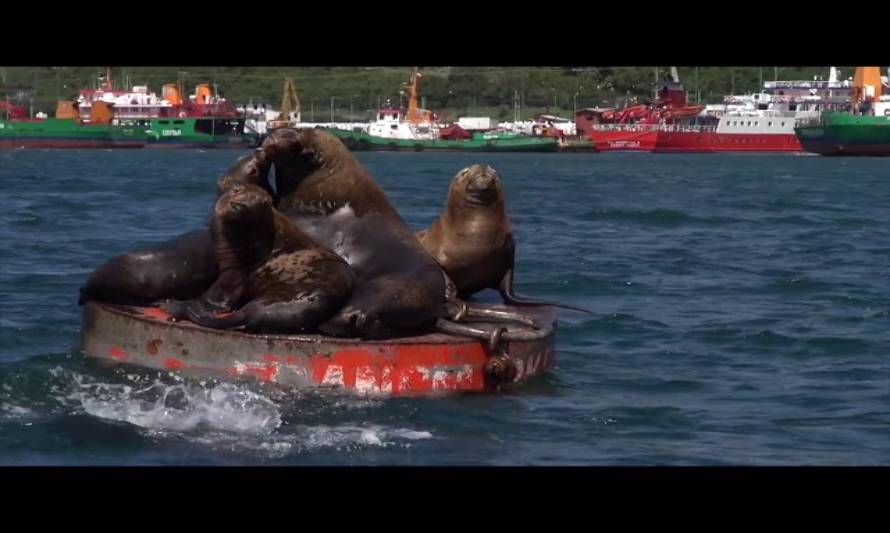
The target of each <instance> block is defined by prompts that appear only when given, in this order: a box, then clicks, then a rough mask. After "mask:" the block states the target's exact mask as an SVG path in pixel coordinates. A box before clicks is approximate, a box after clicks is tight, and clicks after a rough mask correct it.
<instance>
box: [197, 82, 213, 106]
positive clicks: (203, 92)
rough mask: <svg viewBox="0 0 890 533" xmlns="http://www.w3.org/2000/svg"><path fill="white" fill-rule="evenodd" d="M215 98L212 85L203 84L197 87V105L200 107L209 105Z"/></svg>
mask: <svg viewBox="0 0 890 533" xmlns="http://www.w3.org/2000/svg"><path fill="white" fill-rule="evenodd" d="M212 96H213V89H212V88H211V87H210V85H208V84H206V83H202V84H200V85H198V86H197V87H195V103H196V104H198V105H207V104H209V103H210V98H211V97H212Z"/></svg>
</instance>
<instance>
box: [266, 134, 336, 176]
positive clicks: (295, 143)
mask: <svg viewBox="0 0 890 533" xmlns="http://www.w3.org/2000/svg"><path fill="white" fill-rule="evenodd" d="M332 140H333V141H336V142H337V143H340V140H339V139H337V138H336V137H334V136H333V135H331V134H330V133H328V132H326V131H324V130H319V129H308V128H307V129H298V130H297V129H290V128H280V129H277V130H275V131H273V132H272V133H270V134H269V136H268V137H266V140H264V141H263V145H262V147H261V148H260V150H262V151H263V152H265V154H266V156H267V157H268V158H269V159H270V160H271V161H273V162H274V163H275V164H276V166H277V165H282V164H283V165H287V166H290V167H299V168H300V169H301V170H305V171H306V172H307V173H308V172H311V171H312V170H314V169H315V168H317V167H320V166H321V165H323V164H324V162H325V160H324V153H325V152H326V151H327V150H328V149H329V146H330V145H332V144H334V143H332ZM340 144H342V143H340Z"/></svg>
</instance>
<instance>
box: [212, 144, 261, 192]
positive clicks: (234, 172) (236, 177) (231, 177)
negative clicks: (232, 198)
mask: <svg viewBox="0 0 890 533" xmlns="http://www.w3.org/2000/svg"><path fill="white" fill-rule="evenodd" d="M270 167H271V161H269V160H268V158H266V153H265V152H264V151H262V150H259V149H257V150H254V151H252V152H251V153H249V154H246V155H243V156H241V157H239V158H238V159H237V160H236V161H235V164H234V165H232V166H231V168H229V170H227V171H226V172H225V173H224V174H223V175H222V176H220V177H219V179H217V180H216V190H217V193H218V196H217V198H218V197H219V196H222V195H223V194H225V192H226V191H228V190H229V189H230V188H232V187H233V186H235V185H247V184H250V185H256V186H258V187H261V188H262V189H263V190H264V191H266V192H267V193H268V194H269V196H271V197H273V198H274V197H275V191H274V190H273V189H272V186H271V184H270V183H269V169H270Z"/></svg>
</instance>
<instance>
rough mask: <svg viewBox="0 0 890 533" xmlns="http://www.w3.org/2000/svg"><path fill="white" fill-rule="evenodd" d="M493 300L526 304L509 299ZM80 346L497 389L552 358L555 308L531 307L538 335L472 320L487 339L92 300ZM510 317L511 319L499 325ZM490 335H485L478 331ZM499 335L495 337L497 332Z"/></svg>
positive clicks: (421, 385) (124, 359)
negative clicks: (312, 326)
mask: <svg viewBox="0 0 890 533" xmlns="http://www.w3.org/2000/svg"><path fill="white" fill-rule="evenodd" d="M488 307H489V308H490V309H495V310H498V311H499V312H501V311H506V312H509V311H520V310H519V309H517V308H515V307H511V306H507V305H500V304H497V305H489V306H488ZM82 312H83V327H82V333H81V348H82V350H83V352H84V353H85V354H86V355H88V356H91V357H95V358H99V359H105V360H108V361H110V362H116V363H124V364H133V365H137V366H141V367H146V368H151V369H156V370H164V371H170V372H176V373H182V374H184V375H192V376H196V377H212V378H220V379H247V380H256V381H261V382H267V383H277V384H281V385H284V386H289V387H295V388H309V387H322V388H339V389H344V390H346V391H351V392H355V393H359V394H366V395H382V396H404V395H426V394H435V393H440V392H457V391H478V392H485V391H494V390H498V389H500V388H501V387H503V386H509V385H512V384H516V383H519V382H523V381H526V380H528V379H529V378H532V377H534V376H537V375H540V374H542V373H544V372H546V371H547V370H548V369H550V368H551V367H552V366H553V361H554V346H555V331H556V312H555V310H554V309H553V308H551V307H537V308H531V307H523V308H522V309H521V313H523V314H524V315H526V316H528V317H530V318H531V319H532V320H533V321H534V323H535V324H536V325H537V330H536V331H535V332H534V334H529V333H528V332H526V333H525V334H513V335H511V332H510V331H509V328H505V327H499V326H498V324H496V323H494V322H491V321H489V322H487V323H486V322H484V321H481V320H480V321H477V322H474V323H468V324H467V326H469V327H470V329H475V330H477V331H478V332H480V333H482V334H484V333H486V332H489V331H492V332H495V333H496V334H495V335H493V336H492V338H491V339H489V340H483V339H476V338H469V337H467V336H459V335H455V334H450V333H449V334H446V333H432V334H426V335H421V336H414V337H401V338H395V339H387V340H363V339H345V338H334V337H327V336H321V335H272V334H252V333H245V332H241V331H237V330H217V329H209V328H204V327H201V326H198V325H195V324H193V323H191V322H187V321H182V322H171V321H169V320H168V318H169V317H170V315H168V314H167V313H165V312H164V311H162V310H160V309H158V308H153V307H151V308H145V307H130V306H121V305H111V304H105V303H99V302H88V303H87V304H86V305H84V307H83V311H82ZM501 326H503V324H501ZM481 336H484V335H480V337H481ZM495 339H497V340H495Z"/></svg>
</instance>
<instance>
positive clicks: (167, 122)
mask: <svg viewBox="0 0 890 533" xmlns="http://www.w3.org/2000/svg"><path fill="white" fill-rule="evenodd" d="M169 123H170V121H169V120H159V121H158V124H169Z"/></svg>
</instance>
